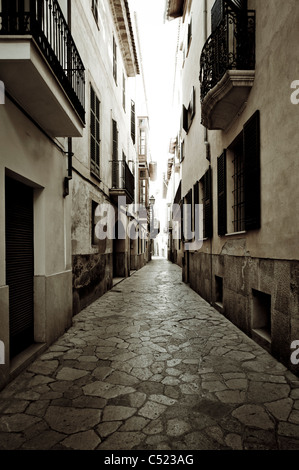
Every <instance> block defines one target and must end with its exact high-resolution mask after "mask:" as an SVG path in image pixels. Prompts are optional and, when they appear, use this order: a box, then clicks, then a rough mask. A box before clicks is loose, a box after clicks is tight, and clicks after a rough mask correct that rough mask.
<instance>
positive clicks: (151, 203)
mask: <svg viewBox="0 0 299 470" xmlns="http://www.w3.org/2000/svg"><path fill="white" fill-rule="evenodd" d="M155 202H156V199H155V198H154V196H152V197H150V198H149V203H150V206H151V207H153V206H154V205H155Z"/></svg>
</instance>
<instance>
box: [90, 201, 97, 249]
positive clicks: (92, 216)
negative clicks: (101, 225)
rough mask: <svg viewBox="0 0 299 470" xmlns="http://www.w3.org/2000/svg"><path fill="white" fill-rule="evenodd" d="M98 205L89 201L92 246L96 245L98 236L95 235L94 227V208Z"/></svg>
mask: <svg viewBox="0 0 299 470" xmlns="http://www.w3.org/2000/svg"><path fill="white" fill-rule="evenodd" d="M97 207H98V203H97V202H95V201H91V244H92V245H93V246H95V245H97V242H98V238H97V237H96V233H95V229H96V224H97V223H96V210H97Z"/></svg>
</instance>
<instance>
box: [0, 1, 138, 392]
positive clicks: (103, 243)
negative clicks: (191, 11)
mask: <svg viewBox="0 0 299 470" xmlns="http://www.w3.org/2000/svg"><path fill="white" fill-rule="evenodd" d="M83 3H84V6H83ZM86 6H87V8H86ZM139 72H140V71H139V61H138V51H137V45H136V43H135V36H134V24H133V20H132V18H131V15H130V11H129V6H128V2H127V1H126V0H118V1H112V0H111V1H110V0H104V1H102V2H98V1H94V0H90V1H88V2H81V1H77V0H72V1H70V0H59V1H57V0H50V1H40V2H35V1H33V2H32V1H30V2H29V1H26V0H23V1H18V2H11V1H2V2H0V83H1V86H0V94H1V96H0V103H1V105H0V139H1V144H2V145H1V149H0V180H1V184H0V191H1V199H0V200H1V203H0V260H1V261H0V325H1V328H0V342H1V343H0V344H1V346H2V345H4V363H5V364H4V365H3V366H1V370H0V388H1V387H3V386H5V384H6V383H8V382H9V381H10V380H11V379H12V378H13V377H14V376H15V375H16V374H17V373H18V372H19V371H20V370H21V369H22V368H23V367H25V366H26V364H28V362H30V361H32V360H33V359H34V358H35V357H36V355H37V354H39V353H40V352H41V351H42V350H44V349H45V348H46V347H47V346H48V345H50V344H51V343H52V342H53V341H55V339H57V338H58V337H59V336H60V335H61V334H63V333H64V331H65V330H66V329H68V328H69V327H70V326H71V324H72V317H73V315H75V314H76V313H78V312H79V311H80V310H81V309H82V308H84V307H85V306H86V305H88V304H89V303H91V302H92V301H93V300H95V299H96V298H98V297H99V296H100V295H102V294H103V293H104V292H106V291H107V290H108V289H109V288H111V287H112V285H113V278H115V277H126V276H129V275H130V271H131V269H137V268H139V266H140V267H141V263H137V262H136V263H135V265H134V266H133V264H132V266H131V255H132V250H133V249H134V247H133V245H132V243H131V238H130V234H131V232H132V230H131V226H132V227H133V230H134V231H135V232H136V231H139V230H141V228H140V226H139V224H138V217H137V216H138V214H137V213H136V211H135V208H134V205H133V206H131V205H132V204H133V203H134V202H135V196H136V194H137V193H138V187H139V186H138V185H139V182H138V158H137V154H136V149H137V133H138V120H137V117H138V113H139V114H140V115H143V109H141V108H140V106H139V105H138V102H139V100H141V101H142V100H143V95H142V94H143V93H144V91H143V81H142V78H141V76H140V73H139ZM119 198H120V199H119ZM136 202H137V199H136ZM107 213H108V214H109V223H110V222H111V221H112V227H108V225H107V223H106V222H107V217H106V218H105V216H106V215H107ZM136 227H137V228H136ZM146 228H147V227H146ZM107 230H108V232H107ZM130 230H131V232H130ZM103 234H104V235H103ZM146 248H147V247H146V243H145V242H144V243H143V244H139V245H138V247H137V255H138V256H143V258H144V260H147V256H146V255H145V254H144V253H145V252H146ZM134 261H135V260H134ZM142 265H143V264H142ZM2 356H3V351H2V350H1V357H2Z"/></svg>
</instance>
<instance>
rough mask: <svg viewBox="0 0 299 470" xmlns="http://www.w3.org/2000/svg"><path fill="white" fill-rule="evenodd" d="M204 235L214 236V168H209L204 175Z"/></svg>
mask: <svg viewBox="0 0 299 470" xmlns="http://www.w3.org/2000/svg"><path fill="white" fill-rule="evenodd" d="M204 219H205V230H204V237H205V238H212V237H213V201H212V169H211V167H210V168H209V169H208V171H207V172H206V174H205V176H204Z"/></svg>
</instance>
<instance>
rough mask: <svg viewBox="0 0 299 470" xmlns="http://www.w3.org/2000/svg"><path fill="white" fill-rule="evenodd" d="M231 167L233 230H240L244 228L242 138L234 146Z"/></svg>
mask: <svg viewBox="0 0 299 470" xmlns="http://www.w3.org/2000/svg"><path fill="white" fill-rule="evenodd" d="M233 168H234V171H233V188H234V189H233V201H234V204H233V216H234V218H233V227H234V232H242V231H243V230H245V199H244V155H243V139H239V140H238V141H237V143H236V144H235V146H234V149H233Z"/></svg>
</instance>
